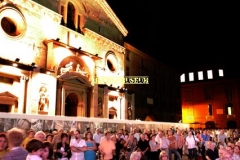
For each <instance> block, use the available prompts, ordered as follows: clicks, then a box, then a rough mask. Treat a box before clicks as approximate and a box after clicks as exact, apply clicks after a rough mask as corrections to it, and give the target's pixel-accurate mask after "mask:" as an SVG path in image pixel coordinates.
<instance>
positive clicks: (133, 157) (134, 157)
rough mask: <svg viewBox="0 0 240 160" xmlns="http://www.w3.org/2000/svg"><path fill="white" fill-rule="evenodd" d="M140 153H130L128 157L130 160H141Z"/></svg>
mask: <svg viewBox="0 0 240 160" xmlns="http://www.w3.org/2000/svg"><path fill="white" fill-rule="evenodd" d="M141 157H142V156H141V153H140V152H137V151H134V152H132V154H131V156H130V160H140V159H141Z"/></svg>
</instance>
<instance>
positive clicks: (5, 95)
mask: <svg viewBox="0 0 240 160" xmlns="http://www.w3.org/2000/svg"><path fill="white" fill-rule="evenodd" d="M17 100H18V97H16V96H15V95H13V94H11V93H10V92H8V91H6V92H2V93H0V104H10V105H14V104H15V103H16V101H17Z"/></svg>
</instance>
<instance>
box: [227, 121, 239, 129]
mask: <svg viewBox="0 0 240 160" xmlns="http://www.w3.org/2000/svg"><path fill="white" fill-rule="evenodd" d="M227 128H228V129H236V128H237V122H236V121H228V122H227Z"/></svg>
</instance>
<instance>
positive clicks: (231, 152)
mask: <svg viewBox="0 0 240 160" xmlns="http://www.w3.org/2000/svg"><path fill="white" fill-rule="evenodd" d="M225 148H226V151H227V152H228V153H229V154H230V155H232V154H233V148H232V147H231V146H226V147H225Z"/></svg>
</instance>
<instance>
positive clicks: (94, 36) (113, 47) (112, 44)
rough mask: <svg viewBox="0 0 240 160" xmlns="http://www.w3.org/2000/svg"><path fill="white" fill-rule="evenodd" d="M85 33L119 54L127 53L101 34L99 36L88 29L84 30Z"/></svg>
mask: <svg viewBox="0 0 240 160" xmlns="http://www.w3.org/2000/svg"><path fill="white" fill-rule="evenodd" d="M83 33H84V35H85V36H86V37H89V38H91V39H94V40H96V41H99V42H100V43H101V45H104V46H111V48H112V49H113V50H115V51H118V52H119V53H123V54H124V53H125V48H124V47H123V46H120V45H119V44H117V43H115V42H113V41H111V40H109V39H107V38H105V37H103V36H101V35H100V34H97V33H96V32H93V31H91V30H90V29H88V28H83Z"/></svg>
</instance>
